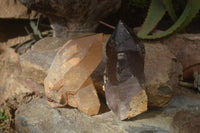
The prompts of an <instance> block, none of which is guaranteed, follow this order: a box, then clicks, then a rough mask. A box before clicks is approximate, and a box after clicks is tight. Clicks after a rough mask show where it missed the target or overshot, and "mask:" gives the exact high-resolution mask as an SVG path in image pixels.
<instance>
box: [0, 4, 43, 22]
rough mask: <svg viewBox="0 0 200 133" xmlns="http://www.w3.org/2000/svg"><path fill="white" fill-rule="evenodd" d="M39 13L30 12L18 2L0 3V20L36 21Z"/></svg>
mask: <svg viewBox="0 0 200 133" xmlns="http://www.w3.org/2000/svg"><path fill="white" fill-rule="evenodd" d="M38 17H39V13H37V12H35V11H31V10H30V9H28V8H27V7H25V6H24V5H22V4H21V3H20V2H19V1H18V0H1V1H0V18H14V19H36V18H38Z"/></svg>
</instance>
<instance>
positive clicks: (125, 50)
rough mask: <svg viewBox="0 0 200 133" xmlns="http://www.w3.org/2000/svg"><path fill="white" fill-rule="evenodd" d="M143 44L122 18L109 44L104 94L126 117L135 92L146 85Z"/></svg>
mask: <svg viewBox="0 0 200 133" xmlns="http://www.w3.org/2000/svg"><path fill="white" fill-rule="evenodd" d="M144 53H145V52H144V45H143V43H141V41H140V40H139V39H138V38H137V37H136V35H135V34H134V33H133V32H132V31H131V30H129V29H128V28H127V26H125V25H124V24H123V23H122V22H121V21H120V22H119V23H118V25H117V27H116V29H115V31H114V32H113V34H112V36H111V38H110V40H109V41H108V44H107V45H106V55H107V62H106V78H105V79H106V80H105V81H106V82H105V95H106V100H107V104H108V107H109V108H110V109H111V110H112V111H113V112H114V113H115V114H117V115H118V117H119V118H120V119H124V118H126V116H127V115H128V112H129V111H130V106H131V105H130V104H131V101H132V99H133V97H134V96H137V95H138V94H140V93H141V92H142V91H143V89H144Z"/></svg>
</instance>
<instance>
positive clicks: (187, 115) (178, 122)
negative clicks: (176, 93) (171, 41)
mask: <svg viewBox="0 0 200 133" xmlns="http://www.w3.org/2000/svg"><path fill="white" fill-rule="evenodd" d="M198 108H199V107H198ZM199 118H200V112H198V111H196V112H194V111H179V112H177V113H176V114H175V116H174V118H173V122H172V126H173V127H174V132H175V133H198V132H199V131H200V119H199Z"/></svg>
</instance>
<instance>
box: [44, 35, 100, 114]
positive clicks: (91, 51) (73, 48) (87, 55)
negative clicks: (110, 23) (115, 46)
mask: <svg viewBox="0 0 200 133" xmlns="http://www.w3.org/2000/svg"><path fill="white" fill-rule="evenodd" d="M102 42H103V34H94V35H90V36H84V37H80V38H76V39H71V40H69V41H68V42H67V43H66V44H65V45H64V46H63V47H62V48H61V49H60V50H59V51H58V52H57V54H56V56H55V58H54V60H53V63H52V65H51V67H50V69H49V73H48V75H47V77H46V78H45V81H44V85H45V92H46V96H47V99H48V101H49V104H50V105H51V106H53V107H62V106H65V105H67V104H68V105H70V106H73V107H78V108H80V110H82V111H84V112H85V113H87V114H89V115H94V114H97V113H98V110H99V108H100V103H99V99H98V96H97V94H96V90H95V88H94V86H93V83H92V81H91V79H90V75H91V73H92V72H93V71H94V70H95V68H96V67H97V66H98V64H99V63H100V61H101V59H102ZM88 78H89V79H88ZM87 91H88V92H87ZM86 94H87V96H86ZM83 99H84V100H83ZM85 102H86V103H85ZM88 102H91V103H88ZM75 103H76V104H75Z"/></svg>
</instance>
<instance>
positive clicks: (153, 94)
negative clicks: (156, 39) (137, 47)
mask: <svg viewBox="0 0 200 133" xmlns="http://www.w3.org/2000/svg"><path fill="white" fill-rule="evenodd" d="M145 49H146V56H145V66H144V71H145V86H146V93H147V96H148V105H149V107H151V108H153V107H165V106H167V103H168V102H169V101H170V99H171V97H172V95H173V88H174V87H175V86H177V85H178V82H179V78H180V77H181V75H182V65H181V64H180V63H179V62H178V61H177V59H176V57H175V56H174V55H173V54H172V53H171V52H170V51H169V49H168V48H167V46H165V45H162V44H161V43H145Z"/></svg>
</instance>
